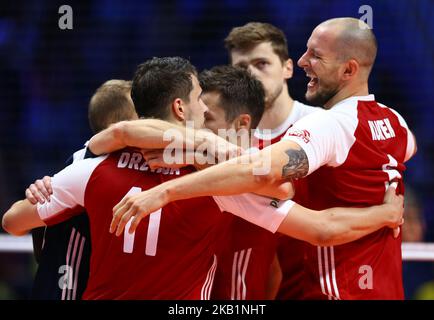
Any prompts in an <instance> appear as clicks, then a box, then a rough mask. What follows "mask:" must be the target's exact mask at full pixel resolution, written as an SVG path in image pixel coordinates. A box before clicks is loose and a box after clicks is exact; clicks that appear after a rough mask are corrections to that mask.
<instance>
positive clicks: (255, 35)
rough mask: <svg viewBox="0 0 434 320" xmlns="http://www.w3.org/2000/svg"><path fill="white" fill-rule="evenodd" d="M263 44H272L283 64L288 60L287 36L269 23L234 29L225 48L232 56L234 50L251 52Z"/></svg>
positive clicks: (252, 23) (227, 39) (227, 38)
mask: <svg viewBox="0 0 434 320" xmlns="http://www.w3.org/2000/svg"><path fill="white" fill-rule="evenodd" d="M263 42H270V43H271V46H272V48H273V51H274V53H276V54H277V55H278V56H279V58H280V61H282V63H283V62H285V61H286V60H288V58H289V54H288V42H287V40H286V36H285V34H284V33H283V31H282V30H280V29H279V28H277V27H275V26H273V25H272V24H269V23H263V22H249V23H247V24H245V25H243V26H240V27H235V28H233V29H232V30H231V32H229V34H228V36H227V37H226V39H225V47H226V49H227V50H228V51H229V54H230V52H231V51H232V50H241V51H244V50H250V49H252V48H253V47H254V46H256V45H258V44H260V43H263Z"/></svg>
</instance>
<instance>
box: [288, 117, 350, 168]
mask: <svg viewBox="0 0 434 320" xmlns="http://www.w3.org/2000/svg"><path fill="white" fill-rule="evenodd" d="M354 119H357V118H354V117H351V116H349V115H348V114H345V113H342V114H339V113H336V112H334V113H333V114H331V111H326V112H314V113H312V114H310V115H308V116H306V117H304V118H303V119H301V120H299V121H297V122H296V123H295V124H294V125H293V126H292V127H291V128H290V129H289V130H288V131H287V132H286V134H285V136H284V137H283V138H282V140H290V141H294V142H295V143H297V144H298V145H299V146H300V147H301V148H302V149H303V150H304V152H305V153H306V155H307V158H308V162H309V172H308V174H311V173H312V172H313V171H315V170H316V169H318V168H319V167H321V166H323V165H329V166H332V167H337V166H339V165H341V164H342V163H344V162H345V159H346V158H347V156H348V152H349V151H350V148H351V147H352V145H353V144H354V142H355V137H354V131H355V129H356V127H357V120H354Z"/></svg>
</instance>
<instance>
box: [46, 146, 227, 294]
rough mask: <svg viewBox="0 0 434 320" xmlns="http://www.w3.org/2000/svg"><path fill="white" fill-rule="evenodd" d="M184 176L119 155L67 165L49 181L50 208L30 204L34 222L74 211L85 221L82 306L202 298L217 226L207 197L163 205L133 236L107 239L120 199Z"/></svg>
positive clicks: (134, 155)
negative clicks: (82, 211) (82, 212)
mask: <svg viewBox="0 0 434 320" xmlns="http://www.w3.org/2000/svg"><path fill="white" fill-rule="evenodd" d="M192 171H194V169H193V168H190V167H188V168H184V169H157V170H151V169H150V168H149V167H148V166H147V164H146V161H145V160H144V159H143V158H142V155H141V153H139V152H135V151H134V150H123V151H120V152H117V153H113V154H111V155H108V156H105V157H99V158H95V159H86V160H83V161H80V162H77V163H74V164H72V165H71V166H69V167H67V168H65V169H64V170H62V171H61V172H59V173H58V174H56V175H55V176H54V177H53V180H52V184H53V196H52V200H51V202H49V203H45V204H43V205H38V212H39V215H40V216H41V218H42V219H43V220H44V221H45V222H46V223H47V224H48V225H51V224H54V223H56V222H59V221H62V220H65V219H67V218H68V217H69V216H71V215H74V214H75V212H78V210H77V209H78V208H81V207H85V208H86V211H87V212H88V215H89V220H90V234H91V240H92V241H91V242H92V254H91V261H90V276H89V281H88V285H87V288H86V290H85V292H84V295H83V299H209V298H210V293H211V289H212V285H213V279H214V273H215V270H216V266H217V260H216V256H215V254H214V253H215V243H216V241H215V240H216V228H215V225H217V223H218V221H219V219H221V212H220V210H219V208H218V207H217V205H216V204H215V202H214V200H213V199H212V198H211V197H200V198H195V199H189V200H183V201H176V202H173V203H170V204H168V205H167V206H165V207H163V208H162V209H160V210H158V211H156V212H154V213H152V214H150V215H149V216H148V217H146V218H144V219H143V220H142V222H141V223H140V225H139V227H138V228H137V230H136V231H135V233H134V234H131V235H130V234H129V233H128V232H127V231H125V232H124V234H123V235H122V236H120V237H116V236H115V235H114V234H110V233H109V226H110V222H111V220H112V214H113V212H112V209H113V207H114V206H115V205H116V204H117V203H118V202H119V201H121V200H122V198H124V197H125V196H126V195H129V194H134V193H138V192H140V191H142V190H147V189H150V188H152V187H155V186H157V185H159V184H161V183H163V182H165V181H167V180H170V179H173V178H176V177H179V176H182V175H185V174H188V173H191V172H192ZM129 224H130V223H128V224H127V226H126V228H125V230H128V228H129ZM74 246H77V243H75V244H74ZM72 276H74V275H72Z"/></svg>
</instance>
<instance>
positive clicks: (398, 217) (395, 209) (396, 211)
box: [384, 184, 404, 238]
mask: <svg viewBox="0 0 434 320" xmlns="http://www.w3.org/2000/svg"><path fill="white" fill-rule="evenodd" d="M384 203H385V204H386V205H387V206H388V209H387V210H388V212H389V213H390V221H389V223H388V227H389V228H392V229H393V236H394V238H397V237H398V236H399V233H400V230H401V228H400V226H401V225H402V224H403V223H404V196H402V195H397V194H396V184H391V185H390V186H389V188H388V189H387V191H386V193H385V195H384Z"/></svg>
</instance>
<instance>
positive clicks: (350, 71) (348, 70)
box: [342, 59, 360, 80]
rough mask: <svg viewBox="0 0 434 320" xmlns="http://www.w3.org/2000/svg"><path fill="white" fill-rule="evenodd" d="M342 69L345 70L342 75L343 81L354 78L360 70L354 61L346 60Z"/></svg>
mask: <svg viewBox="0 0 434 320" xmlns="http://www.w3.org/2000/svg"><path fill="white" fill-rule="evenodd" d="M344 67H345V69H344V72H343V75H342V77H343V80H349V79H351V78H352V77H354V75H355V74H357V72H358V71H359V68H360V66H359V63H358V62H357V61H356V60H354V59H350V60H348V62H347V63H345V64H344Z"/></svg>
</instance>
